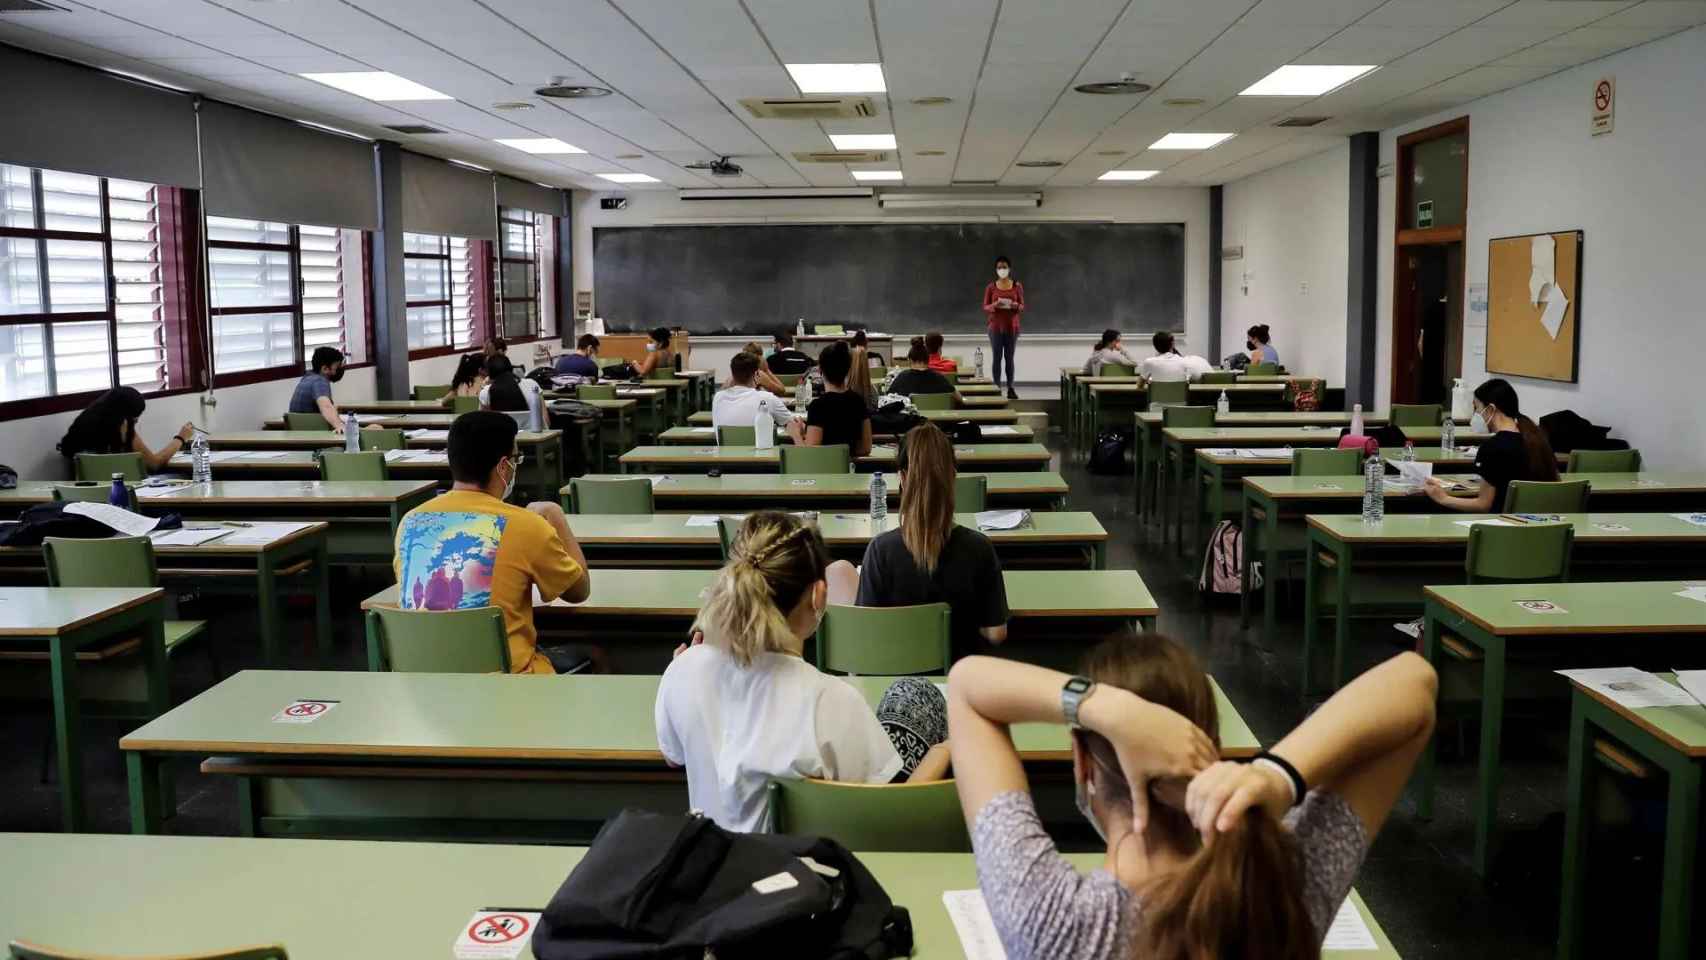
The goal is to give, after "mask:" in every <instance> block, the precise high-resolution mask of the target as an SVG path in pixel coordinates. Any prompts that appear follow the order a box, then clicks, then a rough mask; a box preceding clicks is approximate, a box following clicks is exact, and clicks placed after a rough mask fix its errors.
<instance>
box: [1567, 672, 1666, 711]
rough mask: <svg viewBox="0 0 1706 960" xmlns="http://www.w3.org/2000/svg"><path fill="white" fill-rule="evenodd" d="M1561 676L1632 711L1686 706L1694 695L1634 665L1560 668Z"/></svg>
mask: <svg viewBox="0 0 1706 960" xmlns="http://www.w3.org/2000/svg"><path fill="white" fill-rule="evenodd" d="M1558 673H1559V674H1560V675H1562V676H1566V677H1569V678H1570V679H1571V680H1575V681H1576V682H1578V683H1581V684H1584V685H1586V686H1588V687H1591V688H1592V689H1593V690H1594V691H1596V692H1597V693H1600V694H1602V695H1604V696H1606V697H1609V698H1610V699H1611V700H1612V701H1613V702H1614V703H1619V704H1622V705H1623V706H1625V707H1628V708H1629V709H1631V710H1638V709H1641V708H1642V707H1688V706H1693V705H1694V698H1693V697H1691V696H1689V695H1688V691H1686V690H1684V689H1682V688H1681V687H1679V686H1677V685H1676V684H1674V683H1666V682H1665V681H1663V680H1660V679H1659V678H1658V677H1655V676H1653V675H1652V674H1650V673H1648V672H1647V671H1645V670H1637V669H1635V668H1634V667H1599V668H1596V669H1590V670H1559V671H1558Z"/></svg>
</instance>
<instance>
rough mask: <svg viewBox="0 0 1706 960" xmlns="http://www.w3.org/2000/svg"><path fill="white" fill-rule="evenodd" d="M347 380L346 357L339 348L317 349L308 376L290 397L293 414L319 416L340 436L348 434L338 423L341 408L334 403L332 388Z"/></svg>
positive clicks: (299, 381)
mask: <svg viewBox="0 0 1706 960" xmlns="http://www.w3.org/2000/svg"><path fill="white" fill-rule="evenodd" d="M343 378H344V355H343V353H342V351H340V350H338V348H337V347H315V348H314V356H313V357H311V358H310V359H309V362H308V372H307V373H305V374H303V375H302V379H300V380H298V381H296V389H295V390H294V391H292V392H291V394H290V406H288V407H286V408H285V409H286V410H288V411H290V412H291V413H318V414H319V415H320V416H322V417H325V418H326V424H327V425H328V426H330V427H331V428H332V430H334V431H336V432H337V433H343V432H344V423H343V421H342V420H340V419H338V405H337V404H335V403H333V402H332V384H334V383H337V382H338V381H339V380H342V379H343Z"/></svg>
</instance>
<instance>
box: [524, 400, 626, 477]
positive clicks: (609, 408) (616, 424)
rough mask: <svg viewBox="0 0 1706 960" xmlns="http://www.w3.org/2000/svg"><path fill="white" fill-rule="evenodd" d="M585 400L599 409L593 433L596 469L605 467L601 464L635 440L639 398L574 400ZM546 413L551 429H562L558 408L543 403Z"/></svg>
mask: <svg viewBox="0 0 1706 960" xmlns="http://www.w3.org/2000/svg"><path fill="white" fill-rule="evenodd" d="M572 402H576V403H584V404H586V405H588V406H590V407H593V408H594V409H596V410H597V411H598V414H599V423H598V430H597V431H596V436H597V438H598V451H597V452H598V462H597V465H596V469H599V470H602V469H604V465H605V464H606V463H608V462H609V461H610V460H611V459H613V458H614V457H616V456H617V455H618V454H620V453H621V452H622V451H624V450H626V449H628V448H629V447H632V446H633V445H634V444H635V443H636V442H638V436H637V431H636V429H635V427H634V419H635V416H636V411H637V410H638V409H639V406H640V402H639V401H638V400H632V399H628V400H622V399H617V400H598V399H592V400H578V399H577V400H575V401H572ZM545 416H546V417H547V418H548V422H549V424H550V426H551V428H552V429H553V430H561V429H564V427H563V426H562V424H561V422H560V421H559V420H558V417H557V411H555V410H553V409H552V408H551V404H549V403H547V404H546V405H545ZM587 457H588V460H587V462H588V464H589V466H591V465H592V451H590V450H589V451H588V452H587Z"/></svg>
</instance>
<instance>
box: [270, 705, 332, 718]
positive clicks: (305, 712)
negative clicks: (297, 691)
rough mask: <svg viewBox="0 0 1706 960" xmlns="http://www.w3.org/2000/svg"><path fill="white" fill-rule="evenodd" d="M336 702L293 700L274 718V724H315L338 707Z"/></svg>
mask: <svg viewBox="0 0 1706 960" xmlns="http://www.w3.org/2000/svg"><path fill="white" fill-rule="evenodd" d="M337 705H338V701H336V700H292V701H290V705H289V706H287V707H285V708H284V709H283V710H280V711H279V712H278V713H277V714H276V715H275V716H274V717H273V718H272V722H273V723H313V722H314V721H316V720H318V719H320V718H321V717H323V716H325V715H326V714H328V713H331V712H332V710H333V708H335V707H337Z"/></svg>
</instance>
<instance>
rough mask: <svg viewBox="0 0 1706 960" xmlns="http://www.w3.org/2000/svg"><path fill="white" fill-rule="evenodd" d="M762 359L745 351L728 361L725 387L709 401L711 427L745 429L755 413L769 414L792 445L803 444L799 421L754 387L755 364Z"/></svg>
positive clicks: (778, 401)
mask: <svg viewBox="0 0 1706 960" xmlns="http://www.w3.org/2000/svg"><path fill="white" fill-rule="evenodd" d="M763 362H764V360H763V358H762V357H759V356H758V355H756V354H753V353H749V352H747V351H745V350H742V351H741V352H739V353H737V354H735V355H734V356H733V357H731V358H730V359H729V386H727V387H725V388H723V389H721V390H718V391H717V395H716V396H714V397H712V398H711V426H712V427H713V428H716V427H748V428H750V427H751V426H752V425H753V423H754V421H756V420H757V418H758V411H760V410H763V411H765V412H767V413H769V414H770V418H771V420H773V421H774V422H775V424H776V426H778V427H780V428H781V429H782V431H783V432H784V433H786V434H787V435H788V439H789V440H791V441H793V442H794V443H805V438H806V434H805V427H803V426H802V425H801V424H800V421H799V418H797V417H795V416H794V415H793V414H792V413H789V412H788V404H787V402H786V401H784V400H783V399H782V398H781V397H778V396H776V395H775V394H773V393H769V392H767V391H764V390H759V389H757V388H756V386H755V385H754V384H755V380H756V378H757V376H758V372H759V371H758V365H759V364H760V363H763Z"/></svg>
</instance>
